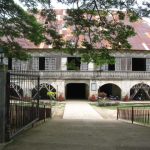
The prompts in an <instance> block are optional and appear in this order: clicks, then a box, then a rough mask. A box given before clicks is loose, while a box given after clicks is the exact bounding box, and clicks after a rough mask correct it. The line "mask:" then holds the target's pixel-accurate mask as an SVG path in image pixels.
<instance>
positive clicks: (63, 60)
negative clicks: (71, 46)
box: [61, 58, 67, 70]
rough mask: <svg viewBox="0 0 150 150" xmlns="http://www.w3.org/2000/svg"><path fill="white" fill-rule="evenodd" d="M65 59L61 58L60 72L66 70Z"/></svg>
mask: <svg viewBox="0 0 150 150" xmlns="http://www.w3.org/2000/svg"><path fill="white" fill-rule="evenodd" d="M66 64H67V58H61V70H67V65H66Z"/></svg>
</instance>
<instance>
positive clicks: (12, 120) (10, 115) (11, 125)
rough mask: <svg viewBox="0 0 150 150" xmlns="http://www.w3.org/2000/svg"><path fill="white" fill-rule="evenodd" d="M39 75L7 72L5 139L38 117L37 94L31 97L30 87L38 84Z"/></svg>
mask: <svg viewBox="0 0 150 150" xmlns="http://www.w3.org/2000/svg"><path fill="white" fill-rule="evenodd" d="M39 80H40V79H39V76H38V75H33V74H30V73H28V74H27V73H25V72H24V73H23V72H20V73H16V72H14V73H13V72H8V73H7V86H6V87H7V89H6V95H7V108H8V109H7V110H8V111H7V114H6V118H7V127H6V132H7V134H8V136H7V140H9V139H10V138H12V137H13V136H15V135H16V134H18V133H19V132H20V131H22V130H23V129H24V128H26V127H28V126H29V125H31V124H33V123H34V122H36V121H37V120H38V119H39V96H37V98H36V99H33V98H32V88H33V87H34V86H39Z"/></svg>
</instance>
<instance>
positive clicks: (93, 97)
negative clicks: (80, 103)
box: [89, 94, 97, 102]
mask: <svg viewBox="0 0 150 150" xmlns="http://www.w3.org/2000/svg"><path fill="white" fill-rule="evenodd" d="M89 99H90V101H92V102H95V101H97V97H96V96H95V95H94V94H92V96H90V98H89Z"/></svg>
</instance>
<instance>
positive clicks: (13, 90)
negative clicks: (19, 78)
mask: <svg viewBox="0 0 150 150" xmlns="http://www.w3.org/2000/svg"><path fill="white" fill-rule="evenodd" d="M10 96H12V97H13V98H21V97H22V96H23V89H22V88H21V87H20V86H19V85H16V84H14V83H11V84H10Z"/></svg>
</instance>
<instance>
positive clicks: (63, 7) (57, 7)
mask: <svg viewBox="0 0 150 150" xmlns="http://www.w3.org/2000/svg"><path fill="white" fill-rule="evenodd" d="M14 1H15V2H16V3H18V4H19V5H21V2H20V1H19V0H14ZM51 1H52V5H53V7H54V8H55V9H66V8H69V6H67V5H63V4H61V3H58V2H57V0H51ZM143 1H149V0H137V2H138V4H139V5H140V4H142V2H143Z"/></svg>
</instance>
